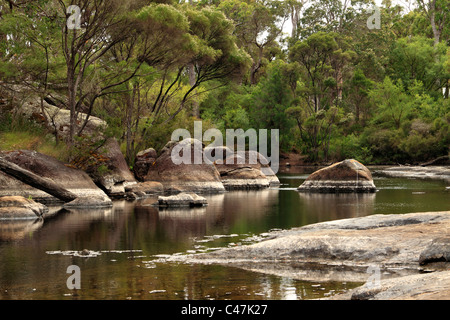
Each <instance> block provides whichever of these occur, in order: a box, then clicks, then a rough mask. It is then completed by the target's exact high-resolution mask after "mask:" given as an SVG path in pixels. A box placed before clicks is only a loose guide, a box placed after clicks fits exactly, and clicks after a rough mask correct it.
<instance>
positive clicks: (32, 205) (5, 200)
mask: <svg viewBox="0 0 450 320" xmlns="http://www.w3.org/2000/svg"><path fill="white" fill-rule="evenodd" d="M46 212H48V208H47V207H46V206H45V205H43V204H41V203H37V202H35V201H33V200H31V199H25V198H24V197H21V196H6V197H1V198H0V219H1V220H4V219H36V218H37V217H42V215H43V214H45V213H46Z"/></svg>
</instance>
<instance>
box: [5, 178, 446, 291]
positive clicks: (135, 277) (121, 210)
mask: <svg viewBox="0 0 450 320" xmlns="http://www.w3.org/2000/svg"><path fill="white" fill-rule="evenodd" d="M308 173H309V172H308V171H306V172H305V173H284V174H280V175H279V177H280V181H281V182H282V185H281V186H280V187H279V188H276V189H269V190H263V191H248V192H247V191H235V192H228V193H226V194H221V195H210V196H207V198H208V200H209V206H208V207H206V208H195V209H185V210H158V209H156V208H154V207H152V206H150V204H151V203H152V202H154V201H155V199H153V198H152V199H146V200H144V201H138V202H126V201H119V202H116V203H115V204H114V207H113V208H112V209H107V210H88V211H85V210H73V211H61V212H59V213H58V214H56V215H54V216H52V217H49V218H47V219H45V220H44V221H37V222H31V221H22V222H6V221H0V299H149V300H150V299H170V300H175V299H196V300H198V299H218V300H219V299H220V300H223V299H232V300H233V299H258V300H261V299H313V298H320V297H327V296H330V295H334V294H337V293H341V292H345V291H346V290H349V289H351V288H353V287H355V286H358V285H360V283H345V282H344V283H342V282H333V283H329V282H327V283H317V282H308V281H300V280H293V279H290V278H285V277H278V276H270V275H265V274H260V273H254V272H250V271H243V270H241V269H238V268H233V267H228V266H227V267H225V266H212V265H187V264H168V263H159V262H157V263H155V259H156V258H158V257H161V256H163V255H171V254H185V253H193V252H204V251H207V250H213V249H216V248H219V247H225V246H235V245H239V244H246V243H251V242H252V241H255V239H257V238H258V235H259V234H261V233H264V232H268V231H270V230H274V229H287V228H292V227H299V226H303V225H307V224H311V223H316V222H321V221H329V220H336V219H344V218H350V217H359V216H366V215H371V214H390V213H396V214H401V213H408V212H420V211H440V210H450V202H449V199H450V193H449V192H448V191H445V187H446V184H445V182H443V181H427V180H414V179H394V178H383V177H378V176H376V175H375V176H374V181H375V184H376V186H377V188H378V189H379V192H377V193H376V194H359V195H357V194H348V195H320V194H300V193H298V192H297V191H296V190H295V188H297V187H298V186H299V185H300V184H301V183H302V182H303V181H304V179H306V177H307V176H308ZM83 249H88V250H91V251H94V252H95V254H94V255H92V256H89V257H80V256H79V255H78V251H81V250H83ZM70 265H77V266H79V267H80V270H81V289H80V290H76V291H75V292H74V291H72V290H69V289H68V288H67V285H66V281H67V278H68V277H69V276H70V274H67V273H66V271H67V267H68V266H70Z"/></svg>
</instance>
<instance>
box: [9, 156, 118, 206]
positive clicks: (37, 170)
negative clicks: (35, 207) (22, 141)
mask: <svg viewBox="0 0 450 320" xmlns="http://www.w3.org/2000/svg"><path fill="white" fill-rule="evenodd" d="M2 156H3V158H4V159H5V160H7V161H9V162H12V163H14V164H16V165H18V166H19V167H21V168H23V169H26V170H29V171H31V172H33V173H34V174H36V175H38V176H40V177H43V178H48V179H50V180H52V181H53V182H54V183H55V184H57V185H59V186H61V187H62V188H64V189H66V190H68V191H70V192H72V193H74V194H75V195H76V196H78V197H82V198H85V197H92V196H97V197H100V198H102V199H103V202H104V203H105V204H108V203H111V200H110V199H109V198H108V196H107V195H106V194H105V192H103V191H102V190H101V189H100V188H99V187H97V185H96V184H95V183H94V182H93V181H92V179H91V178H90V177H89V175H88V174H87V173H85V172H84V171H81V170H78V169H74V168H71V167H70V166H68V165H67V164H64V163H63V162H61V161H58V160H57V159H55V158H52V157H50V156H47V155H44V154H41V153H39V152H36V151H30V150H20V151H12V152H7V153H3V154H2ZM0 196H22V197H25V198H29V197H31V198H32V199H33V200H35V201H38V202H44V203H60V202H61V201H60V200H58V199H57V198H55V197H54V196H51V195H49V194H48V193H46V192H44V191H42V190H39V189H36V188H33V187H31V186H29V185H27V184H25V183H23V182H21V181H19V180H17V179H16V178H13V177H11V176H9V175H7V174H5V173H3V172H0Z"/></svg>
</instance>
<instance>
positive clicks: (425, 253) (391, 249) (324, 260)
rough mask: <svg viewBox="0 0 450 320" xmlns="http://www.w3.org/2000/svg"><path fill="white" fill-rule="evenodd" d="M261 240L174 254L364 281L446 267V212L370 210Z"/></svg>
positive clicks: (304, 276) (449, 238)
mask: <svg viewBox="0 0 450 320" xmlns="http://www.w3.org/2000/svg"><path fill="white" fill-rule="evenodd" d="M265 236H266V237H265V240H263V241H260V242H257V243H255V244H252V245H242V246H237V247H232V248H226V249H221V250H217V251H214V252H210V253H203V254H195V255H188V256H184V257H174V258H173V259H175V260H177V259H178V260H180V259H181V260H184V261H188V262H189V263H208V264H209V263H214V264H226V265H232V266H236V267H241V268H244V269H248V270H253V271H258V272H263V273H269V274H275V275H280V276H288V277H291V278H295V279H301V280H310V281H349V282H366V280H367V278H368V277H369V275H368V274H367V269H368V268H369V267H370V266H376V267H377V268H379V270H380V272H382V274H383V277H385V278H390V277H398V276H404V275H411V274H417V273H419V272H423V271H437V270H445V269H448V268H450V263H449V260H448V258H449V251H450V211H445V212H430V213H411V214H398V215H372V216H367V217H361V218H351V219H343V220H337V221H330V222H322V223H317V224H313V225H308V226H304V227H301V228H295V229H291V230H285V231H277V232H271V233H268V234H266V235H265Z"/></svg>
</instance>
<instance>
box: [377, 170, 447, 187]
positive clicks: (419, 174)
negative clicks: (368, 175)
mask: <svg viewBox="0 0 450 320" xmlns="http://www.w3.org/2000/svg"><path fill="white" fill-rule="evenodd" d="M376 173H377V174H379V175H384V176H388V177H395V178H414V179H438V180H444V181H446V182H447V183H448V184H450V166H426V167H425V166H396V167H389V168H385V169H381V170H377V171H376Z"/></svg>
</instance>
